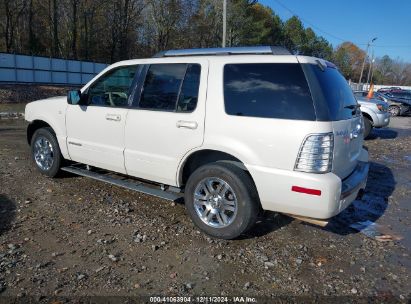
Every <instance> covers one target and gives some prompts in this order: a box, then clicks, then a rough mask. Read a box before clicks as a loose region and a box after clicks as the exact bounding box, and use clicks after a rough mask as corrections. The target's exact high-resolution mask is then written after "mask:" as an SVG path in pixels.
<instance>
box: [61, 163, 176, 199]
mask: <svg viewBox="0 0 411 304" xmlns="http://www.w3.org/2000/svg"><path fill="white" fill-rule="evenodd" d="M61 170H63V171H66V172H70V173H73V174H77V175H81V176H85V177H89V178H92V179H95V180H98V181H102V182H105V183H109V184H112V185H116V186H119V187H122V188H126V189H129V190H133V191H137V192H141V193H144V194H148V195H152V196H155V197H159V198H162V199H165V200H169V201H174V202H175V201H178V200H181V199H182V197H183V194H182V193H176V192H174V191H173V192H167V191H165V190H160V189H155V188H152V187H149V186H146V185H145V184H144V183H142V182H139V181H128V180H121V179H119V178H115V177H112V176H109V175H105V174H100V173H97V172H93V171H91V170H86V169H82V168H77V167H74V166H69V167H62V168H61Z"/></svg>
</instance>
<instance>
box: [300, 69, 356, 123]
mask: <svg viewBox="0 0 411 304" xmlns="http://www.w3.org/2000/svg"><path fill="white" fill-rule="evenodd" d="M302 66H303V69H304V72H305V73H306V76H307V79H308V82H309V84H310V90H311V94H312V95H313V98H314V104H315V109H316V114H317V120H325V121H335V120H345V119H350V118H353V117H355V116H358V115H360V113H361V112H360V110H359V109H358V108H357V101H356V99H355V97H354V94H353V91H352V90H351V88H350V86H349V85H348V83H347V81H346V80H345V78H344V77H343V76H342V75H341V74H340V72H339V71H338V70H337V69H336V68H332V67H327V68H321V67H320V66H318V65H313V64H303V65H302Z"/></svg>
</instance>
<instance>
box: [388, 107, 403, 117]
mask: <svg viewBox="0 0 411 304" xmlns="http://www.w3.org/2000/svg"><path fill="white" fill-rule="evenodd" d="M388 112H389V113H390V115H391V116H393V117H395V116H399V115H400V112H401V109H400V107H398V106H389V107H388Z"/></svg>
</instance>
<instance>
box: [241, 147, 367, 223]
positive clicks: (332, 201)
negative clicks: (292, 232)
mask: <svg viewBox="0 0 411 304" xmlns="http://www.w3.org/2000/svg"><path fill="white" fill-rule="evenodd" d="M360 159H361V161H360V162H359V163H358V165H357V167H356V169H355V170H354V171H353V172H352V173H351V174H350V175H349V176H348V177H347V178H345V179H344V180H341V178H339V177H338V176H337V175H335V174H334V173H327V174H311V173H303V172H296V171H286V170H278V169H272V168H265V167H258V166H247V168H248V170H249V171H250V173H251V175H252V177H253V179H254V181H255V184H256V186H257V190H258V194H259V196H260V201H261V204H262V207H263V209H265V210H271V211H277V212H282V213H288V214H293V215H299V216H305V217H311V218H316V219H328V218H330V217H333V216H335V215H337V214H338V213H340V212H341V211H343V210H344V209H345V208H346V207H347V206H348V205H349V204H351V202H352V201H354V200H355V199H356V197H357V196H358V194H359V192H360V191H361V190H363V189H365V185H366V183H367V176H368V170H369V165H368V152H367V151H366V150H364V149H363V150H362V152H361V157H360ZM293 186H297V187H303V188H308V189H315V190H320V191H321V194H320V195H310V194H305V193H300V192H294V191H292V188H293Z"/></svg>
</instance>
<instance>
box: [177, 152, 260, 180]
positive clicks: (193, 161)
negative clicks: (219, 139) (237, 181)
mask: <svg viewBox="0 0 411 304" xmlns="http://www.w3.org/2000/svg"><path fill="white" fill-rule="evenodd" d="M214 162H227V163H231V164H234V165H236V166H237V167H239V168H241V169H243V170H244V171H246V172H247V173H248V174H250V173H249V171H248V169H247V167H246V166H245V164H244V162H243V161H242V160H240V159H239V158H238V157H237V156H235V155H233V154H232V153H229V152H225V151H220V150H214V149H210V148H206V149H201V150H195V151H192V152H191V153H190V154H187V155H186V157H185V158H184V159H183V161H182V162H181V165H180V167H179V170H178V173H177V174H178V175H177V182H178V185H179V186H182V185H185V183H186V182H187V180H188V178H189V176H190V175H191V173H193V172H194V171H195V170H196V169H198V168H199V167H201V166H203V165H206V164H209V163H214ZM250 176H251V174H250ZM251 178H252V177H251Z"/></svg>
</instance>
